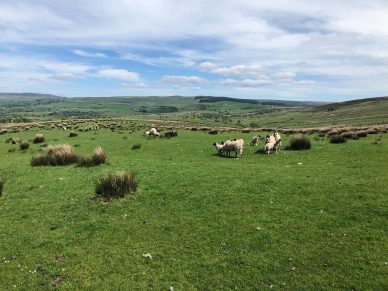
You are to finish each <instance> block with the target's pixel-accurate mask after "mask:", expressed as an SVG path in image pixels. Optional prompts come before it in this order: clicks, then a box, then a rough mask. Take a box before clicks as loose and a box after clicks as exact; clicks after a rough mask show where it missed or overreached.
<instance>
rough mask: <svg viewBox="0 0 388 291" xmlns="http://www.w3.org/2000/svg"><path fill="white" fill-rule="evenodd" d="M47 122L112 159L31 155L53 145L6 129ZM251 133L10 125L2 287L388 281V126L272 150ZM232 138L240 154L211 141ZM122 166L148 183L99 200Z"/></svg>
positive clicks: (1, 164) (331, 286)
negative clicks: (89, 163) (108, 176)
mask: <svg viewBox="0 0 388 291" xmlns="http://www.w3.org/2000/svg"><path fill="white" fill-rule="evenodd" d="M38 132H39V133H43V134H44V135H45V137H46V143H47V144H63V143H68V144H70V145H75V146H76V151H77V153H79V154H81V155H90V154H91V153H92V151H93V149H94V148H95V147H97V146H102V147H103V148H104V149H105V152H106V155H107V159H108V162H109V163H108V164H106V165H102V166H97V167H91V168H81V167H76V166H74V165H71V166H62V167H61V166H58V167H31V166H30V160H31V158H32V156H34V155H36V154H37V153H38V151H39V150H40V149H43V150H44V148H40V146H39V144H32V143H31V144H30V148H29V149H28V150H27V151H26V152H22V151H20V150H19V147H18V146H17V145H11V144H10V143H5V140H7V139H8V138H10V137H19V138H21V139H22V140H29V139H32V138H33V137H34V136H35V134H36V133H38ZM262 134H263V133H262ZM254 135H255V133H253V132H252V133H249V134H248V133H240V132H227V133H222V134H218V135H209V134H208V133H206V132H201V131H184V130H179V131H178V137H174V138H171V139H153V138H146V137H144V136H143V135H142V132H136V133H132V134H131V133H129V132H128V131H116V132H111V131H110V130H107V129H102V130H100V131H88V132H79V136H78V137H73V138H70V137H69V131H67V132H65V131H60V130H58V129H51V130H39V131H37V130H35V129H33V130H29V131H21V132H18V133H7V134H3V135H0V176H1V177H2V178H3V179H4V181H5V184H4V192H3V195H2V196H1V197H0V289H1V290H13V289H20V290H43V289H47V288H52V287H57V288H59V289H63V290H69V289H90V290H107V289H111V290H129V289H131V290H136V289H143V290H145V289H156V290H169V288H170V287H173V289H174V290H194V289H197V290H212V289H222V290H225V289H239V290H265V289H271V288H272V289H273V290H279V289H282V290H338V289H343V290H386V289H387V288H388V279H387V278H388V236H387V233H388V219H387V218H388V207H387V206H388V203H387V202H388V187H387V185H388V175H387V173H388V135H387V134H374V135H369V136H368V137H366V138H361V139H360V140H348V141H347V142H346V143H344V144H335V145H334V144H330V143H329V142H328V140H327V139H326V138H319V139H318V137H316V136H315V135H309V138H310V139H311V141H312V148H311V150H308V151H301V152H296V151H286V150H284V149H283V150H282V151H280V152H279V153H278V154H270V155H266V154H263V153H262V149H263V142H262V140H261V141H260V142H259V147H252V146H249V145H248V144H249V141H250V139H251V137H252V136H254ZM229 137H231V138H244V140H245V142H246V146H245V148H244V153H243V156H242V157H239V158H226V157H219V156H218V155H216V151H215V149H214V147H213V146H212V144H213V142H214V141H218V142H220V141H222V140H225V139H226V138H229ZM290 137H291V136H289V137H287V136H283V137H282V138H283V144H284V145H287V143H288V140H289V138H290ZM135 143H140V144H141V148H140V149H137V150H132V149H131V147H132V145H133V144H135ZM11 148H15V151H14V152H9V149H11ZM116 170H126V171H128V172H131V173H134V174H135V175H136V177H137V179H138V182H139V186H138V193H137V194H136V195H135V196H128V197H127V198H125V199H122V200H117V201H111V202H104V201H101V200H96V199H93V197H94V184H95V182H96V180H97V179H98V177H100V176H101V175H102V174H104V173H108V172H114V171H116ZM147 253H149V254H151V256H152V259H150V258H147V257H143V254H147Z"/></svg>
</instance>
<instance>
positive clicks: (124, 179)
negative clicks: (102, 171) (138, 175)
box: [95, 171, 137, 199]
mask: <svg viewBox="0 0 388 291" xmlns="http://www.w3.org/2000/svg"><path fill="white" fill-rule="evenodd" d="M136 189H137V181H136V179H135V177H134V176H133V175H131V174H128V173H127V172H125V171H118V172H116V173H114V174H111V173H110V174H107V175H104V176H102V177H100V179H99V180H98V182H97V183H96V188H95V192H96V195H97V196H101V197H104V198H107V199H111V198H123V197H124V196H125V195H127V194H130V193H135V192H136Z"/></svg>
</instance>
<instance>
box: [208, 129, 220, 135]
mask: <svg viewBox="0 0 388 291" xmlns="http://www.w3.org/2000/svg"><path fill="white" fill-rule="evenodd" d="M208 133H209V134H218V130H217V129H211V130H209V131H208Z"/></svg>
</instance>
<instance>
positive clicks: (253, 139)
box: [250, 135, 260, 146]
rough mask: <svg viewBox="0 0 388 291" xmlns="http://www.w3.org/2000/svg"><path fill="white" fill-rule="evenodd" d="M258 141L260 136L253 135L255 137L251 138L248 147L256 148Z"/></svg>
mask: <svg viewBox="0 0 388 291" xmlns="http://www.w3.org/2000/svg"><path fill="white" fill-rule="evenodd" d="M259 139H260V135H255V136H254V137H253V138H252V140H251V143H250V145H251V146H257V143H258V141H259Z"/></svg>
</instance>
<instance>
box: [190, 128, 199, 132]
mask: <svg viewBox="0 0 388 291" xmlns="http://www.w3.org/2000/svg"><path fill="white" fill-rule="evenodd" d="M190 130H192V131H197V130H198V127H192V128H190Z"/></svg>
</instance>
